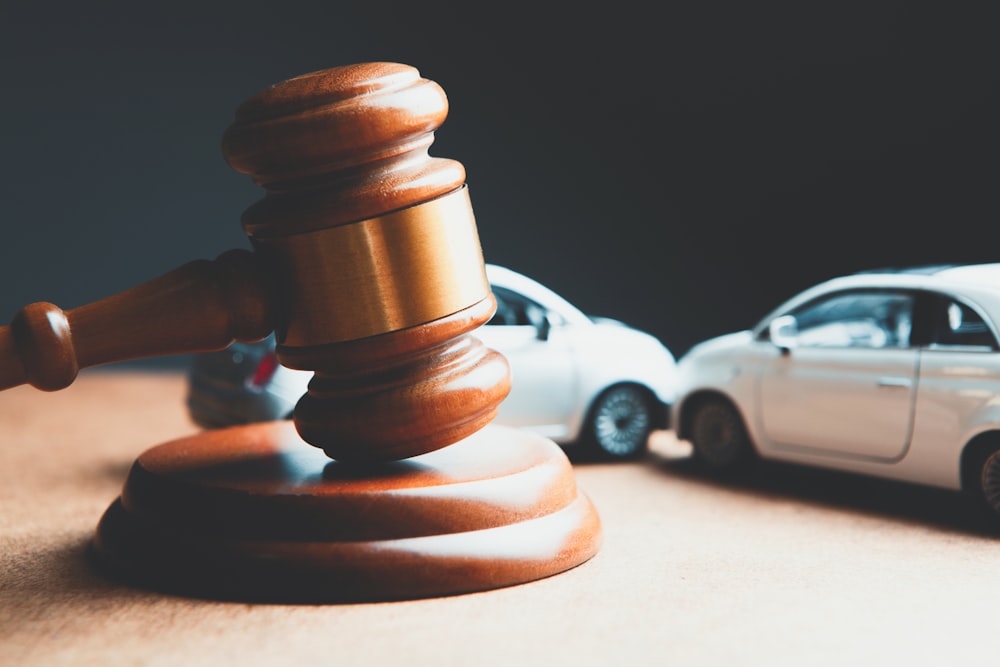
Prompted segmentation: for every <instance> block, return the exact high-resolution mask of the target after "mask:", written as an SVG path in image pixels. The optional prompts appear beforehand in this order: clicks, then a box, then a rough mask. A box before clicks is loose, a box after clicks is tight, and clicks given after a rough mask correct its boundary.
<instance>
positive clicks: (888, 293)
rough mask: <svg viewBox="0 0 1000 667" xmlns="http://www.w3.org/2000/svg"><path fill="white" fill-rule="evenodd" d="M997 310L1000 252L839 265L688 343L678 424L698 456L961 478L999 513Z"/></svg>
mask: <svg viewBox="0 0 1000 667" xmlns="http://www.w3.org/2000/svg"><path fill="white" fill-rule="evenodd" d="M998 322H1000V264H985V265H966V266H937V267H925V268H914V269H909V270H898V271H891V270H889V271H877V272H865V273H860V274H855V275H851V276H844V277H841V278H835V279H833V280H830V281H827V282H824V283H822V284H820V285H817V286H815V287H813V288H811V289H807V290H805V291H804V292H803V293H801V294H799V295H797V296H795V297H793V298H792V299H790V300H789V301H787V302H786V303H784V304H782V305H781V306H780V307H779V308H777V309H776V310H774V311H773V312H772V313H771V314H769V315H768V316H767V317H765V318H764V319H762V320H761V321H760V322H759V323H758V324H757V326H755V327H754V328H753V329H752V330H748V331H743V332H739V333H735V334H729V335H725V336H720V337H718V338H714V339H711V340H709V341H706V342H704V343H702V344H700V345H697V346H695V347H694V348H692V349H691V350H690V351H689V352H688V353H687V354H685V355H684V356H683V357H682V358H681V360H680V361H679V363H678V371H679V372H678V394H677V400H676V402H675V404H674V414H673V420H674V425H675V428H676V431H677V434H678V436H679V437H681V438H683V439H688V440H690V441H691V442H692V444H693V446H694V452H695V456H696V458H698V459H699V460H701V461H702V462H704V463H706V464H708V465H712V466H716V467H732V466H737V465H739V464H742V463H746V462H747V461H749V460H751V459H753V458H754V457H758V456H759V457H762V458H765V459H775V460H783V461H789V462H794V463H802V464H808V465H816V466H822V467H828V468H835V469H839V470H845V471H851V472H857V473H863V474H869V475H875V476H883V477H890V478H895V479H900V480H906V481H911V482H917V483H922V484H928V485H933V486H938V487H943V488H948V489H965V490H967V491H969V492H971V493H973V494H975V495H977V496H978V497H979V498H980V499H982V500H983V501H984V502H985V503H986V505H987V506H988V507H990V508H991V509H992V510H994V511H995V512H998V513H1000V346H998V338H997V334H998V329H997V323H998Z"/></svg>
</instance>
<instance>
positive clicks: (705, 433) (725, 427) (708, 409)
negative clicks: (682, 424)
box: [689, 398, 754, 469]
mask: <svg viewBox="0 0 1000 667" xmlns="http://www.w3.org/2000/svg"><path fill="white" fill-rule="evenodd" d="M689 433H690V440H691V445H692V446H693V448H694V456H695V458H696V459H698V460H699V461H701V462H703V463H705V464H706V465H709V466H711V467H713V468H721V469H736V468H740V467H742V466H743V465H745V464H746V463H748V462H749V461H750V460H751V459H752V458H753V457H754V449H753V445H752V444H751V443H750V438H749V436H747V431H746V427H745V426H744V425H743V418H742V417H740V414H739V413H738V412H737V411H736V408H735V407H733V405H732V404H731V403H730V402H728V401H725V400H723V399H719V398H712V399H706V400H704V401H702V402H701V403H699V404H698V405H697V406H696V407H695V410H694V413H693V414H692V415H691V428H690V431H689Z"/></svg>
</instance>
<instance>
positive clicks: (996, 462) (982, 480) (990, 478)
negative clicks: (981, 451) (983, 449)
mask: <svg viewBox="0 0 1000 667" xmlns="http://www.w3.org/2000/svg"><path fill="white" fill-rule="evenodd" d="M979 493H980V496H981V498H982V500H983V501H984V502H985V503H986V506H987V508H989V509H990V510H992V512H993V513H994V514H996V515H1000V448H997V449H994V450H993V451H992V452H989V453H988V454H986V456H984V457H983V458H982V464H981V465H980V466H979Z"/></svg>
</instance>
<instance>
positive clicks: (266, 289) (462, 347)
mask: <svg viewBox="0 0 1000 667" xmlns="http://www.w3.org/2000/svg"><path fill="white" fill-rule="evenodd" d="M447 112H448V102H447V98H446V97H445V94H444V91H443V90H442V89H441V88H440V87H439V86H438V85H437V84H436V83H434V82H432V81H429V80H427V79H424V78H422V77H421V76H420V74H419V73H418V71H417V70H416V69H414V68H412V67H409V66H406V65H399V64H394V63H366V64H362V65H353V66H347V67H339V68H334V69H329V70H325V71H321V72H316V73H313V74H309V75H305V76H301V77H298V78H294V79H290V80H288V81H285V82H283V83H280V84H278V85H275V86H273V87H271V88H269V89H267V90H265V91H263V92H262V93H260V94H258V95H256V96H254V97H252V98H250V99H249V100H248V101H247V102H245V103H244V104H243V105H242V106H240V107H239V109H238V110H237V112H236V118H235V122H234V123H233V124H232V125H231V126H230V127H229V129H228V130H227V131H226V134H225V137H224V140H223V150H224V154H225V157H226V160H227V161H228V162H229V164H230V165H231V166H232V167H233V168H234V169H236V170H237V171H239V172H241V173H247V174H250V175H251V176H252V177H253V179H254V180H255V182H256V183H257V184H259V185H261V186H262V187H263V188H264V189H265V191H266V196H265V197H264V198H263V199H261V200H260V201H259V202H257V203H256V204H254V205H253V206H251V207H250V208H249V209H247V210H246V211H245V212H244V214H243V218H242V224H243V227H244V230H245V231H246V233H247V235H248V236H249V238H250V241H251V244H252V246H253V251H252V252H251V251H248V250H231V251H228V252H226V253H223V254H222V255H220V256H219V257H218V258H217V259H215V260H214V261H209V260H200V261H195V262H191V263H189V264H186V265H184V266H182V267H180V268H178V269H176V270H174V271H172V272H170V273H167V274H166V275H164V276H161V277H159V278H156V279H154V280H152V281H150V282H148V283H145V284H143V285H140V286H138V287H135V288H132V289H130V290H127V291H125V292H122V293H120V294H117V295H115V296H112V297H109V298H107V299H104V300H101V301H98V302H96V303H93V304H89V305H85V306H82V307H79V308H76V309H73V310H69V311H63V310H61V309H60V308H58V307H56V306H54V305H52V304H49V303H34V304H31V305H29V306H26V307H25V308H23V309H22V310H20V311H19V312H18V313H17V315H16V316H15V317H14V319H13V320H12V322H11V324H10V325H9V326H8V327H3V328H0V389H6V388H8V387H12V386H15V385H19V384H24V383H29V384H32V385H34V386H35V387H38V388H39V389H43V390H49V391H51V390H56V389H61V388H63V387H66V386H68V385H69V384H70V383H72V382H73V380H74V379H75V377H76V375H77V373H78V371H79V369H81V368H84V367H88V366H94V365H98V364H104V363H109V362H114V361H123V360H128V359H135V358H141V357H150V356H160V355H170V354H179V353H187V352H196V351H205V350H213V349H221V348H224V347H226V346H227V345H229V344H230V343H231V342H233V341H253V340H259V339H261V338H263V337H265V336H266V335H267V334H268V333H270V332H271V331H272V330H273V331H275V332H276V335H277V340H278V348H277V354H278V359H279V361H280V362H281V363H282V364H284V365H286V366H289V367H291V368H297V369H305V370H311V371H314V372H315V375H314V378H313V380H312V382H311V383H310V385H309V389H308V393H307V394H306V395H305V396H303V397H302V399H301V400H300V401H299V403H298V405H297V406H296V408H295V412H294V421H295V426H296V429H297V430H298V432H299V434H300V435H301V437H302V438H303V439H304V440H306V441H307V442H309V443H311V444H313V445H315V446H318V447H320V448H322V449H323V450H324V451H326V453H327V454H328V455H329V456H330V457H332V458H334V459H338V460H342V461H380V460H381V461H389V460H396V459H403V458H408V457H412V456H415V455H419V454H423V453H426V452H430V451H434V450H436V449H439V448H442V447H444V446H446V445H449V444H452V443H454V442H457V441H459V440H460V439H462V438H464V437H466V436H468V435H469V434H471V433H474V432H476V431H478V430H479V429H480V428H482V427H483V426H484V425H486V424H487V423H488V422H490V421H491V420H492V419H493V418H494V416H495V414H496V410H497V406H498V405H499V404H500V402H501V401H502V400H503V399H504V398H505V397H506V395H507V393H508V391H509V389H510V379H509V370H508V367H507V363H506V360H505V359H504V358H503V357H502V356H501V355H500V354H498V353H496V352H494V351H492V350H489V349H487V348H486V347H485V346H484V345H483V344H482V343H480V342H479V341H478V340H477V339H475V338H474V337H472V336H471V335H469V332H470V331H473V330H474V329H476V328H477V327H479V326H480V325H482V324H484V323H485V322H486V321H487V320H488V319H489V318H490V316H491V315H492V313H493V311H494V309H495V307H496V304H495V301H494V300H493V296H492V294H491V291H490V286H489V283H488V281H487V279H486V274H485V269H484V263H483V256H482V251H481V249H480V245H479V238H478V233H477V230H476V224H475V220H474V217H473V213H472V207H471V204H470V201H469V197H468V192H467V188H466V186H465V169H464V167H463V166H462V165H461V164H460V163H458V162H456V161H453V160H447V159H440V158H432V157H430V155H429V154H428V148H429V146H430V145H431V143H432V142H433V140H434V131H435V130H436V129H437V128H438V127H439V126H440V125H441V123H442V122H443V121H444V119H445V116H446V115H447Z"/></svg>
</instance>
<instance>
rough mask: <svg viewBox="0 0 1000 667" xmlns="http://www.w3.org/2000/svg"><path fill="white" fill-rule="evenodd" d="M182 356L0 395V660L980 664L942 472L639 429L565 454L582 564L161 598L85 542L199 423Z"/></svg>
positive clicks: (964, 553)
mask: <svg viewBox="0 0 1000 667" xmlns="http://www.w3.org/2000/svg"><path fill="white" fill-rule="evenodd" d="M184 391H185V386H184V377H183V375H182V374H181V373H179V372H158V373H157V372H137V371H125V370H121V369H114V368H112V369H103V370H92V371H87V372H84V373H83V374H82V376H81V378H80V379H79V380H78V381H77V383H76V384H75V385H73V386H72V387H70V388H69V389H66V390H64V391H62V392H57V393H51V394H49V393H44V392H40V391H37V390H35V389H31V388H24V387H21V388H16V389H12V390H9V391H7V392H3V393H0V439H2V444H0V665H4V666H6V665H11V666H13V665H18V666H22V665H45V666H49V665H74V666H79V665H186V666H187V665H220V664H234V665H235V664H238V665H281V664H299V665H404V664H406V665H463V666H464V665H517V666H530V665H666V664H676V665H751V664H752V665H769V666H771V665H847V664H852V665H857V664H865V665H888V664H893V665H900V664H911V665H924V664H926V665H931V664H933V665H941V664H948V665H955V664H959V663H960V662H962V663H963V664H965V665H969V664H973V665H976V664H983V665H986V664H994V663H995V661H996V653H997V648H996V647H997V645H998V644H997V638H998V636H1000V634H998V631H1000V615H998V613H997V610H998V608H1000V539H998V537H997V533H996V532H995V531H993V529H992V528H991V526H990V524H989V523H987V522H986V521H985V520H984V519H983V517H982V516H981V515H979V514H976V513H975V512H974V511H972V509H971V507H970V506H969V505H968V502H967V501H966V500H965V499H964V498H962V497H961V496H958V495H957V494H952V493H948V492H943V491H939V490H934V489H926V488H922V487H913V486H908V485H903V484H896V483H892V482H884V481H878V480H868V479H864V478H858V477H852V476H847V475H837V474H832V473H826V472H821V471H814V470H808V469H796V468H792V467H784V466H764V467H763V468H761V469H760V470H758V471H757V472H755V473H754V474H752V475H750V476H749V477H748V478H746V479H744V480H736V481H730V482H723V481H715V480H713V479H711V478H709V477H706V476H704V475H702V474H701V473H699V472H698V470H697V468H695V467H693V466H692V465H691V462H690V461H689V460H688V459H687V451H686V449H685V447H684V446H683V443H677V442H676V441H674V440H673V438H672V437H671V436H670V434H669V433H667V432H660V433H657V434H654V438H653V451H652V452H651V453H650V455H649V456H648V457H647V458H646V459H645V460H643V461H639V462H636V463H627V464H577V465H576V471H577V482H578V484H579V485H580V487H581V488H582V489H583V490H584V491H585V492H586V493H587V494H588V495H589V496H590V497H591V498H592V499H593V501H594V502H595V504H596V505H597V507H598V509H599V511H600V513H601V516H602V519H603V522H604V531H605V534H604V545H603V548H602V550H601V551H600V553H599V554H598V555H597V556H596V557H595V558H594V559H592V560H590V561H589V562H587V563H585V564H584V565H582V566H580V567H578V568H576V569H574V570H571V571H570V572H567V573H565V574H561V575H558V576H555V577H552V578H549V579H546V580H543V581H538V582H533V583H530V584H526V585H522V586H516V587H512V588H507V589H501V590H495V591H489V592H486V593H477V594H472V595H462V596H455V597H449V598H440V599H432V600H418V601H410V602H393V603H382V604H359V605H328V606H285V605H247V604H237V603H221V602H211V601H201V600H193V599H187V598H180V597H171V596H165V595H161V594H155V593H150V592H147V591H144V590H138V589H133V588H128V587H124V586H121V585H118V584H115V583H112V582H110V581H108V580H106V579H104V578H102V577H101V576H99V575H97V574H95V573H93V572H92V571H91V570H90V568H89V566H88V565H87V562H86V560H85V559H84V548H85V545H86V543H87V541H88V540H89V539H90V536H91V534H92V531H93V529H94V527H95V525H96V522H97V520H98V519H99V518H100V516H101V514H102V513H103V511H104V510H105V508H106V507H107V506H108V504H109V503H110V502H111V501H112V500H113V499H114V498H115V497H116V496H117V494H118V491H119V490H120V488H121V484H122V481H123V479H124V476H125V474H126V471H127V469H128V467H129V465H130V464H131V462H132V460H133V459H134V458H135V456H137V455H138V454H139V453H140V452H141V451H142V450H144V449H146V448H147V447H149V446H152V445H154V444H157V443H159V442H162V441H164V440H167V439H172V438H174V437H177V436H181V435H186V434H189V433H191V432H194V431H195V430H196V427H195V426H194V425H193V424H192V423H191V422H190V421H189V420H188V418H187V414H186V412H185V409H184V404H183V399H184Z"/></svg>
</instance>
